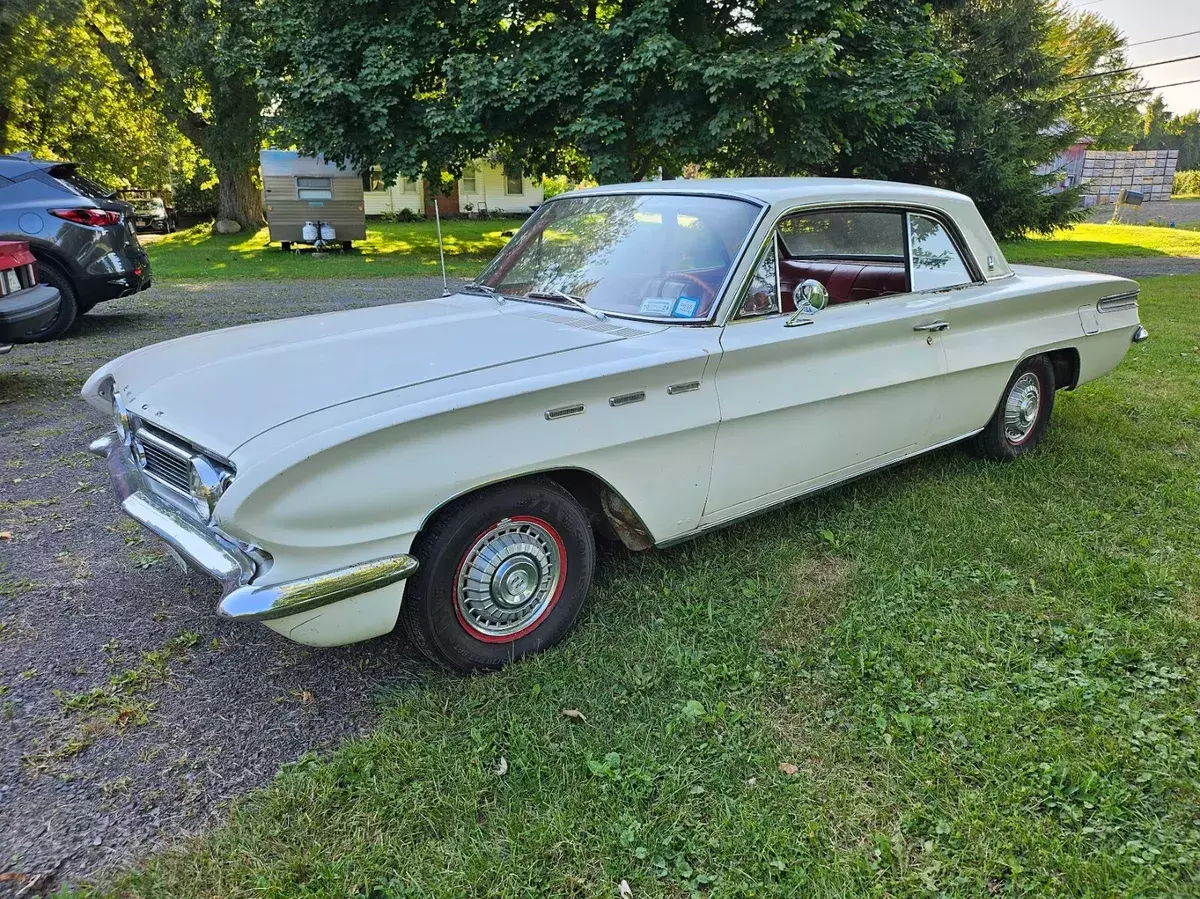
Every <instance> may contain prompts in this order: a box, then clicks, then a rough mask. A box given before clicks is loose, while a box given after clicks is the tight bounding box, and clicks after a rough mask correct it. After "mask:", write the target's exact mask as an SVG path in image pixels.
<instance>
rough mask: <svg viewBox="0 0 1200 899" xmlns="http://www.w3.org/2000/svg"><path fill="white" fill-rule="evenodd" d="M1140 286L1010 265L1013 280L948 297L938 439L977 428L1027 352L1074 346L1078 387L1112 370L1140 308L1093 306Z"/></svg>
mask: <svg viewBox="0 0 1200 899" xmlns="http://www.w3.org/2000/svg"><path fill="white" fill-rule="evenodd" d="M1137 289H1138V285H1137V282H1135V281H1130V280H1128V279H1125V278H1116V277H1112V276H1109V275H1097V274H1091V273H1088V272H1076V271H1068V270H1064V269H1052V268H1043V267H1040V266H1013V274H1012V275H1011V276H1010V277H1007V278H1001V279H998V280H995V281H991V282H988V283H987V284H982V285H979V286H976V287H970V288H966V289H963V290H956V291H952V292H951V293H950V294H948V297H949V300H950V308H949V311H948V320H949V322H950V329H949V330H948V331H946V332H945V333H944V334H943V336H942V337H941V340H942V341H943V346H944V347H945V351H946V358H947V366H948V375H949V378H948V384H949V389H948V390H947V391H946V392H945V396H944V399H943V402H942V403H941V405H940V409H939V415H938V420H937V422H936V423H935V431H936V432H937V435H938V439H939V440H949V439H952V438H953V437H956V436H961V435H962V434H965V433H968V432H970V431H973V430H977V429H979V428H982V427H983V426H984V425H985V424H986V423H987V420H988V419H989V418H990V417H991V415H992V413H993V412H994V411H995V408H996V405H997V403H998V402H999V401H1000V395H1001V393H1002V392H1003V390H1004V387H1005V385H1006V384H1007V383H1008V380H1009V378H1010V377H1011V376H1012V373H1013V370H1014V369H1015V368H1016V366H1017V365H1018V364H1019V363H1020V362H1021V360H1023V359H1025V358H1027V357H1029V356H1033V355H1036V354H1038V353H1044V352H1047V351H1050V350H1055V349H1064V348H1072V349H1075V350H1077V351H1078V353H1079V359H1080V372H1079V378H1078V380H1077V385H1078V384H1083V383H1085V382H1086V381H1090V380H1093V379H1095V378H1098V377H1100V376H1102V375H1104V374H1106V373H1108V372H1109V371H1111V370H1112V369H1113V368H1115V367H1116V366H1117V364H1118V363H1119V362H1120V361H1121V359H1122V358H1123V357H1124V355H1125V353H1126V351H1127V350H1128V348H1129V345H1130V341H1131V338H1132V336H1133V331H1134V329H1135V328H1136V327H1137V324H1138V313H1137V309H1136V307H1135V308H1131V309H1128V310H1123V311H1118V312H1108V313H1098V312H1097V311H1096V303H1097V301H1098V300H1100V299H1101V298H1102V297H1106V296H1112V295H1118V294H1123V293H1129V292H1136V291H1137ZM1077 385H1076V386H1077ZM1059 386H1064V385H1059Z"/></svg>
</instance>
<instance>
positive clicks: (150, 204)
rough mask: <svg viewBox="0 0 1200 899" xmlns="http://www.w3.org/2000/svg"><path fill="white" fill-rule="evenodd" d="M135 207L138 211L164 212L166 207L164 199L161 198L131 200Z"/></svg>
mask: <svg viewBox="0 0 1200 899" xmlns="http://www.w3.org/2000/svg"><path fill="white" fill-rule="evenodd" d="M130 202H131V203H132V204H133V208H134V209H136V210H137V211H138V212H162V211H163V209H164V208H165V207H164V205H163V201H162V200H159V199H153V200H130Z"/></svg>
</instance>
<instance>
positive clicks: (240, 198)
mask: <svg viewBox="0 0 1200 899" xmlns="http://www.w3.org/2000/svg"><path fill="white" fill-rule="evenodd" d="M217 181H218V185H217V194H218V197H219V200H218V210H217V218H219V219H233V220H234V221H235V222H237V223H238V224H239V225H241V226H242V227H243V228H245V229H246V230H249V231H257V230H258V229H259V228H261V227H262V226H263V223H264V219H263V207H262V194H260V193H259V191H258V188H257V187H255V186H254V174H253V172H252V171H251V170H250V169H246V168H229V167H218V168H217Z"/></svg>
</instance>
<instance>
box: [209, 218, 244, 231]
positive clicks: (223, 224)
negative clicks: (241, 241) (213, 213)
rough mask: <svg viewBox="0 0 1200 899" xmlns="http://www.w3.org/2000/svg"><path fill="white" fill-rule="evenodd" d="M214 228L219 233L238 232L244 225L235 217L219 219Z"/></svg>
mask: <svg viewBox="0 0 1200 899" xmlns="http://www.w3.org/2000/svg"><path fill="white" fill-rule="evenodd" d="M213 230H214V231H216V232H217V233H218V234H237V233H238V232H239V231H241V230H242V226H241V225H239V224H238V223H237V222H236V221H234V220H233V219H217V220H216V221H215V222H214V223H213Z"/></svg>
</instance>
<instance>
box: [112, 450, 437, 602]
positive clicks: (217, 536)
mask: <svg viewBox="0 0 1200 899" xmlns="http://www.w3.org/2000/svg"><path fill="white" fill-rule="evenodd" d="M89 449H90V450H91V451H92V452H93V453H95V454H96V455H97V456H101V457H103V458H104V459H106V460H107V463H108V476H109V479H110V480H111V481H112V487H113V492H114V493H115V494H116V496H117V502H118V503H119V504H120V506H121V510H122V511H123V512H125V514H126V515H128V516H129V517H131V518H132V519H133V520H134V521H136V522H138V523H139V524H141V525H142V526H143V527H145V528H146V529H147V530H149V531H150V532H151V533H153V534H155V535H156V536H158V537H159V538H160V539H162V540H163V542H165V543H166V544H167V545H168V546H170V547H171V548H172V549H174V550H175V551H176V552H177V553H179V555H181V556H182V557H183V558H184V560H185V561H186V562H187V563H188V564H189V565H191V566H193V567H194V568H197V569H199V570H200V571H203V572H205V573H207V574H209V575H211V576H212V577H214V578H216V579H217V580H218V581H219V582H220V584H221V602H220V605H218V607H217V612H218V614H220V615H221V616H222V617H224V618H235V619H238V620H240V621H269V620H271V619H274V618H286V617H287V616H288V615H296V614H299V613H301V612H307V611H310V610H312V609H317V608H320V607H321V606H325V605H329V604H330V603H334V602H339V601H341V600H343V599H350V598H352V597H355V596H358V595H360V594H363V593H367V592H369V591H371V590H378V589H379V588H380V587H386V586H388V585H389V584H394V583H396V582H397V581H402V580H404V579H405V578H408V577H411V576H412V575H413V574H414V573H415V572H416V570H417V560H416V559H414V558H413V557H412V556H409V555H398V556H385V557H384V558H382V559H374V560H372V561H370V562H362V563H359V564H357V565H349V566H347V567H345V568H338V569H335V570H333V571H326V572H324V573H322V574H315V575H312V576H310V577H306V578H300V579H299V580H294V581H285V582H284V583H280V584H266V585H261V586H256V585H255V584H254V583H253V581H254V578H255V577H256V576H257V575H258V574H259V570H258V567H259V565H258V562H256V561H255V559H254V558H253V557H252V556H251V555H250V553H248V552H246V551H245V550H244V549H242V548H241V547H239V546H238V545H237V544H236V543H235V542H233V541H232V540H230V539H229V538H228V537H226V536H225V535H223V534H221V533H220V532H219V531H217V530H215V529H213V528H209V527H206V526H204V525H203V524H201V523H200V522H199V521H196V520H195V519H192V518H189V517H188V516H186V515H184V514H183V513H182V512H180V511H179V510H178V509H176V508H175V507H174V506H173V505H171V504H170V503H168V502H167V501H166V500H164V499H163V498H161V497H160V496H159V495H158V494H157V493H155V492H154V491H153V490H151V489H150V487H149V486H148V485H147V484H146V481H145V479H144V478H143V477H142V471H141V469H140V468H139V467H138V465H137V462H136V461H135V460H134V458H133V453H131V452H130V450H129V448H128V447H126V446H125V445H124V444H123V443H122V442H121V441H120V440H119V439H118V438H117V435H116V434H115V433H114V434H109V435H106V436H104V437H101V438H100V439H99V440H96V441H95V442H93V443H92V445H91V446H90V447H89Z"/></svg>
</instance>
